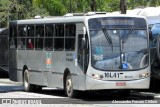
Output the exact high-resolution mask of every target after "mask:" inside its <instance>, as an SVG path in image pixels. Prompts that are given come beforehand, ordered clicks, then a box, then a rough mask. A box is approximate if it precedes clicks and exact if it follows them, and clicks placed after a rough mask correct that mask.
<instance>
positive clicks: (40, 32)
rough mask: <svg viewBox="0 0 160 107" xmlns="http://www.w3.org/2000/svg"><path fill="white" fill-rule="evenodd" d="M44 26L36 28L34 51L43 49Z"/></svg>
mask: <svg viewBox="0 0 160 107" xmlns="http://www.w3.org/2000/svg"><path fill="white" fill-rule="evenodd" d="M43 40H44V25H37V26H36V36H35V49H38V50H40V49H43Z"/></svg>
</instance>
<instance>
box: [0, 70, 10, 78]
mask: <svg viewBox="0 0 160 107" xmlns="http://www.w3.org/2000/svg"><path fill="white" fill-rule="evenodd" d="M0 78H9V76H8V73H6V72H4V71H0Z"/></svg>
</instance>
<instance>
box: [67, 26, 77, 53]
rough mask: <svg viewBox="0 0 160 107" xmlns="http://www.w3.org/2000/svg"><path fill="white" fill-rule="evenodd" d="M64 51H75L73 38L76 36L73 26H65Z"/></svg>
mask: <svg viewBox="0 0 160 107" xmlns="http://www.w3.org/2000/svg"><path fill="white" fill-rule="evenodd" d="M65 36H66V37H65V50H68V51H74V50H75V36H76V26H75V24H66V25H65Z"/></svg>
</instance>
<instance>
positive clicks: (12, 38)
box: [9, 26, 17, 49]
mask: <svg viewBox="0 0 160 107" xmlns="http://www.w3.org/2000/svg"><path fill="white" fill-rule="evenodd" d="M9 46H10V49H16V48H17V26H12V27H10V41H9Z"/></svg>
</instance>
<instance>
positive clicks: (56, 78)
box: [43, 51, 65, 88]
mask: <svg viewBox="0 0 160 107" xmlns="http://www.w3.org/2000/svg"><path fill="white" fill-rule="evenodd" d="M47 53H48V52H46V54H47ZM51 57H52V58H51V59H52V60H51V65H47V64H44V65H45V66H44V67H43V68H45V70H44V71H48V72H46V73H45V78H46V80H47V83H48V87H51V88H53V87H57V88H63V73H64V69H65V53H64V51H54V52H52V55H51ZM46 58H47V56H46ZM49 68H51V69H50V70H49Z"/></svg>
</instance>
